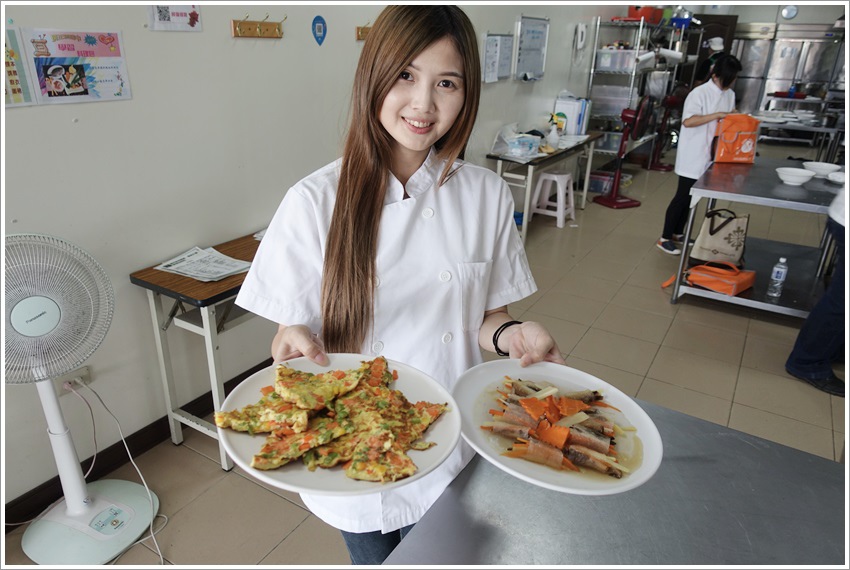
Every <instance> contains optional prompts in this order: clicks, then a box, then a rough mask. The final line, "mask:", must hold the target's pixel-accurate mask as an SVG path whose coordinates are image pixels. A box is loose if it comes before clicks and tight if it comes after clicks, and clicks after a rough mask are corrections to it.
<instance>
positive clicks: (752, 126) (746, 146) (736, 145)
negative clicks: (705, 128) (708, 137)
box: [714, 113, 760, 164]
mask: <svg viewBox="0 0 850 570" xmlns="http://www.w3.org/2000/svg"><path fill="white" fill-rule="evenodd" d="M759 123H760V121H759V120H758V119H756V118H753V117H752V116H750V115H743V114H740V113H730V114H729V115H726V116H725V117H723V118H722V119H720V120H719V121H717V131H716V132H715V135H714V162H739V163H750V164H752V162H753V161H754V160H755V157H756V141H757V140H758V136H759Z"/></svg>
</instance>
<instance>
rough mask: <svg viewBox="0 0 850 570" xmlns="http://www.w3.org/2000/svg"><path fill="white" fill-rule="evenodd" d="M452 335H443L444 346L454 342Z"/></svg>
mask: <svg viewBox="0 0 850 570" xmlns="http://www.w3.org/2000/svg"><path fill="white" fill-rule="evenodd" d="M452 338H453V337H452V333H446V334H444V335H443V344H449V343H450V342H451V341H452Z"/></svg>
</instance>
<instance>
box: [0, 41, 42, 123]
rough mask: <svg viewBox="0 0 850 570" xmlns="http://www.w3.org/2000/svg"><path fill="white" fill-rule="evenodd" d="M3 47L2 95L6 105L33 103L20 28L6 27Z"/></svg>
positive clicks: (17, 105)
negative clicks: (3, 79) (3, 80)
mask: <svg viewBox="0 0 850 570" xmlns="http://www.w3.org/2000/svg"><path fill="white" fill-rule="evenodd" d="M3 47H4V50H3V51H4V55H3V64H4V67H5V73H4V75H3V76H4V78H5V82H4V84H3V95H4V98H5V105H6V107H19V106H24V105H35V93H34V90H33V88H32V83H31V82H30V73H29V68H28V67H27V65H26V60H25V59H24V50H23V49H22V48H23V42H22V41H21V33H20V30H18V29H17V28H6V38H5V42H4V45H3Z"/></svg>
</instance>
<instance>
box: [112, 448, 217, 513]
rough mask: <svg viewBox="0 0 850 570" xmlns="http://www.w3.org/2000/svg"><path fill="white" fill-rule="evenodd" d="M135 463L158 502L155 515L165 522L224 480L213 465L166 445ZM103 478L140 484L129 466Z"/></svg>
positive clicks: (182, 449) (192, 453)
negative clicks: (157, 511) (163, 515)
mask: <svg viewBox="0 0 850 570" xmlns="http://www.w3.org/2000/svg"><path fill="white" fill-rule="evenodd" d="M135 461H136V465H138V466H139V470H140V471H141V472H142V475H144V478H145V481H146V482H147V484H148V487H150V489H151V490H152V491H153V492H154V493H156V496H157V497H158V498H159V512H161V513H164V514H165V515H167V516H168V517H169V518H170V517H172V516H173V515H175V514H176V513H178V512H179V511H180V509H182V508H184V507H186V505H188V504H189V503H191V502H192V501H194V500H195V499H197V498H198V497H199V496H200V495H201V494H203V493H204V492H206V491H207V489H209V488H211V487H213V486H214V485H215V484H216V483H218V482H219V481H221V480H222V479H224V478H225V477H226V476H227V472H226V471H224V470H223V469H222V468H221V466H220V465H219V464H218V463H217V462H215V461H211V460H209V459H208V458H206V457H204V456H202V455H200V454H198V453H197V452H195V451H193V450H192V449H189V448H188V447H185V446H182V445H174V444H172V443H171V442H170V441H168V442H164V443H161V444H159V445H157V446H156V447H154V448H153V449H151V450H149V451H147V452H145V453H143V454H142V455H140V456H139V457H137V458H136V459H135ZM106 478H107V479H123V480H126V481H134V482H137V483H140V482H141V481H140V479H139V476H138V474H137V473H136V470H135V469H134V468H133V466H132V465H130V464H126V465H123V466H121V467H119V468H118V469H116V470H115V471H113V472H112V473H110V474H109V475H108V476H107V477H106Z"/></svg>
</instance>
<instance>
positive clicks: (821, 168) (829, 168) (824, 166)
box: [803, 162, 841, 178]
mask: <svg viewBox="0 0 850 570" xmlns="http://www.w3.org/2000/svg"><path fill="white" fill-rule="evenodd" d="M803 168H805V169H806V170H811V171H812V172H814V173H815V178H826V176H827V174H829V173H830V172H836V171H838V170H841V167H840V166H839V165H837V164H830V163H828V162H804V163H803Z"/></svg>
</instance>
